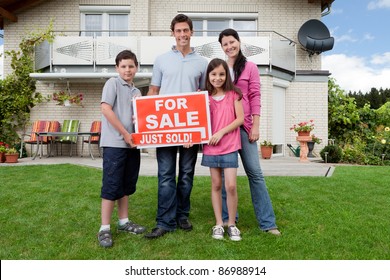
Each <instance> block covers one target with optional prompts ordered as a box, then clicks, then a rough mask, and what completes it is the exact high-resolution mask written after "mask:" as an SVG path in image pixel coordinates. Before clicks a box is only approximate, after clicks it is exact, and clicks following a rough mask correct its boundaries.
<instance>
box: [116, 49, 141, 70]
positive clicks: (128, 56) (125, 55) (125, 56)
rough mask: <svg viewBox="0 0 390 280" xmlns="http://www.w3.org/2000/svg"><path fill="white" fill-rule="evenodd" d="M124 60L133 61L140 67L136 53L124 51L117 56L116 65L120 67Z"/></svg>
mask: <svg viewBox="0 0 390 280" xmlns="http://www.w3.org/2000/svg"><path fill="white" fill-rule="evenodd" d="M124 59H132V60H133V61H134V64H135V66H137V67H138V60H137V56H136V55H135V53H133V52H132V51H130V50H124V51H121V52H120V53H118V54H117V56H116V58H115V64H116V66H119V63H120V62H121V61H122V60H124Z"/></svg>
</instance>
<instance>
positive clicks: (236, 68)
mask: <svg viewBox="0 0 390 280" xmlns="http://www.w3.org/2000/svg"><path fill="white" fill-rule="evenodd" d="M227 36H233V37H234V38H235V39H236V40H237V41H238V42H241V41H240V37H239V36H238V33H237V31H236V30H234V29H231V28H228V29H225V30H223V31H222V32H221V33H219V38H218V41H219V43H220V44H221V45H222V38H223V37H227ZM245 63H246V57H245V56H244V55H243V53H242V51H241V48H240V50H239V51H238V55H237V59H236V61H235V62H234V65H233V73H234V83H235V84H236V83H237V81H238V78H239V77H240V76H241V73H242V71H244V68H245Z"/></svg>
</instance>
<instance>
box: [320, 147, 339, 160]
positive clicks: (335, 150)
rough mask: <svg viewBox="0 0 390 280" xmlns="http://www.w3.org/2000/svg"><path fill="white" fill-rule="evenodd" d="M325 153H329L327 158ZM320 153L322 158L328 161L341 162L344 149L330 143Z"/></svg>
mask: <svg viewBox="0 0 390 280" xmlns="http://www.w3.org/2000/svg"><path fill="white" fill-rule="evenodd" d="M325 153H328V154H327V156H326V159H325ZM320 155H321V158H322V159H323V160H324V161H326V162H330V163H338V162H340V160H341V158H342V156H343V151H342V150H341V148H340V147H339V146H337V145H328V146H325V147H324V148H323V149H322V150H321V152H320Z"/></svg>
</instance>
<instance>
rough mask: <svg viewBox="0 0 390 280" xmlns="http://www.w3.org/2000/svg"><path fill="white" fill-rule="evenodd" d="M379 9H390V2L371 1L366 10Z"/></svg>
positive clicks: (389, 0) (387, 0)
mask: <svg viewBox="0 0 390 280" xmlns="http://www.w3.org/2000/svg"><path fill="white" fill-rule="evenodd" d="M380 8H390V0H378V1H371V2H370V3H368V5H367V9H369V10H375V9H380Z"/></svg>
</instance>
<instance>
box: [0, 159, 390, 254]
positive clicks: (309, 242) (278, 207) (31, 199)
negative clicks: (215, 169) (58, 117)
mask: <svg viewBox="0 0 390 280" xmlns="http://www.w3.org/2000/svg"><path fill="white" fill-rule="evenodd" d="M101 173H102V171H101V170H99V169H94V168H89V167H81V166H75V165H68V164H64V165H51V166H12V167H11V166H6V167H0V191H1V192H0V205H1V209H0V218H1V223H0V224H1V235H0V242H1V249H0V259H2V260H7V259H14V260H20V259H25V260H32V259H40V260H42V259H45V260H46V259H51V260H66V259H77V260H79V259H81V260H100V259H103V260H105V259H123V260H129V259H138V260H142V259H158V260H180V259H181V260H186V259H188V260H192V259H194V260H208V259H210V260H221V259H232V260H233V259H237V260H257V259H259V260H260V259H261V260H323V259H330V260H334V259H335V260H340V259H345V260H357V259H360V260H368V259H375V260H378V259H382V260H389V259H390V209H389V207H390V167H370V166H348V167H346V166H338V167H337V168H336V170H335V172H334V174H333V176H332V177H330V178H325V177H267V178H266V180H267V185H268V189H269V192H270V196H271V199H272V202H273V205H274V210H275V213H276V218H277V224H278V226H279V228H280V230H281V231H282V233H283V235H282V236H281V237H275V236H272V235H270V234H266V233H263V232H261V231H260V230H259V229H258V227H257V223H256V220H255V216H254V213H253V207H252V204H251V200H250V193H249V187H248V183H247V179H246V177H239V179H238V185H239V190H238V192H239V213H240V221H239V224H238V227H239V229H240V230H241V232H242V237H243V240H242V241H241V242H232V241H230V240H228V239H225V240H224V241H218V240H214V239H212V238H211V235H210V233H211V227H212V226H213V225H214V215H213V211H212V207H211V201H210V178H209V177H196V179H195V182H194V188H193V193H192V197H191V198H192V210H191V216H190V218H191V221H192V222H193V224H194V230H193V231H192V232H183V231H181V230H177V231H175V232H174V233H170V234H167V235H166V236H164V237H162V238H160V239H157V240H147V239H145V238H143V237H142V236H135V235H128V234H124V233H117V232H116V230H115V228H116V221H117V217H116V216H114V217H113V222H112V229H114V231H113V232H114V247H113V248H110V249H104V248H100V247H99V245H98V242H97V238H96V233H97V231H98V229H99V226H100V197H99V196H100V186H101ZM156 199H157V178H156V177H141V178H140V179H139V183H138V190H137V192H136V194H135V195H133V196H132V197H131V198H130V218H131V219H133V220H134V221H136V222H137V223H140V224H143V225H145V226H147V227H148V229H149V230H150V229H151V228H153V227H154V225H155V214H156V207H157V201H156Z"/></svg>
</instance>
